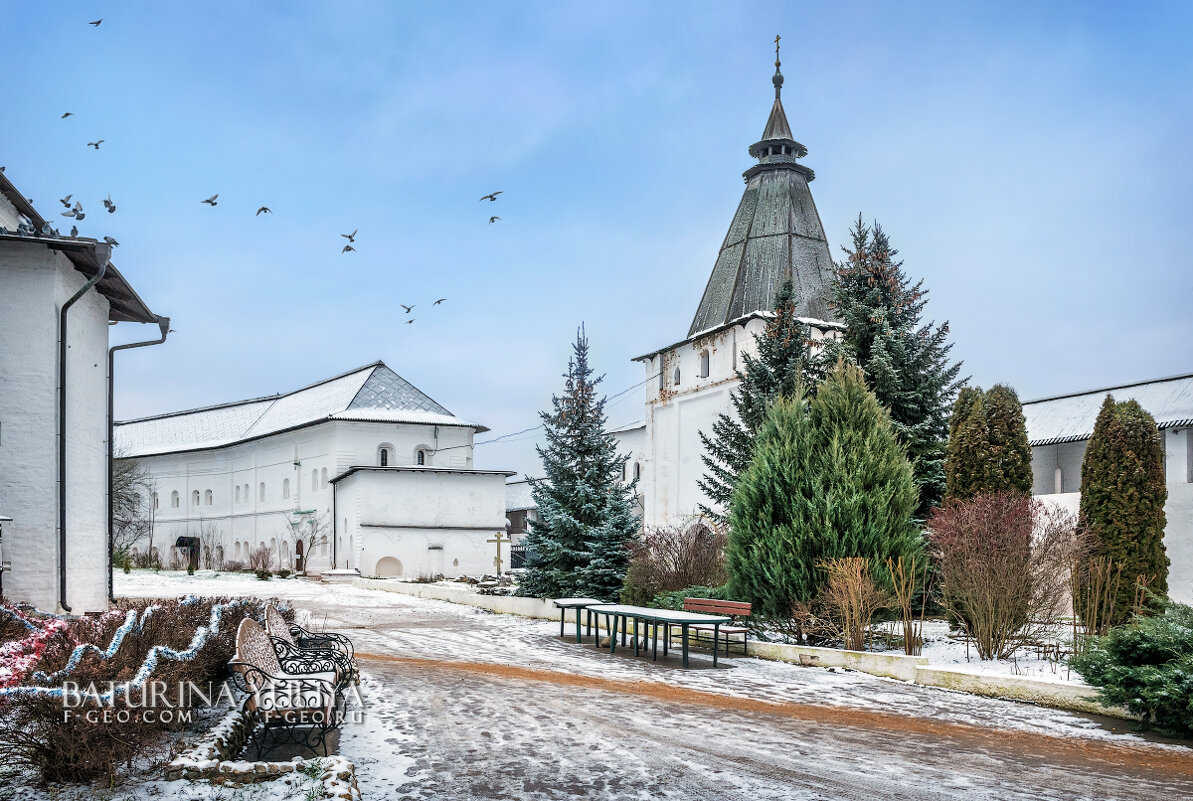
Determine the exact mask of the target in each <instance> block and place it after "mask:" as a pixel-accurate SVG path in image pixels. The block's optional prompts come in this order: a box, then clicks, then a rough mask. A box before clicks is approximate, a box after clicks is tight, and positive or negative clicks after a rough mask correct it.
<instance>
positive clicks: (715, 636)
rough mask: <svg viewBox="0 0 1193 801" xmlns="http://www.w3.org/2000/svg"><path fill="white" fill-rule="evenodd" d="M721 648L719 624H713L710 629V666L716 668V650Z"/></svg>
mask: <svg viewBox="0 0 1193 801" xmlns="http://www.w3.org/2000/svg"><path fill="white" fill-rule="evenodd" d="M720 647H721V624H720V623H714V624H713V627H712V666H713V667H716V666H717V649H718V648H720Z"/></svg>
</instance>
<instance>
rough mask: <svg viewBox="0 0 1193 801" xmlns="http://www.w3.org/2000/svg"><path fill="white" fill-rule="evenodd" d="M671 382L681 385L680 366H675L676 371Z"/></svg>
mask: <svg viewBox="0 0 1193 801" xmlns="http://www.w3.org/2000/svg"><path fill="white" fill-rule="evenodd" d="M671 383H672V384H674V385H675V386H677V387H678V386H679V368H678V367H676V368H675V373H673V374H672V378H671Z"/></svg>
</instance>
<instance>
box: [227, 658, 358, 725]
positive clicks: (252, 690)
mask: <svg viewBox="0 0 1193 801" xmlns="http://www.w3.org/2000/svg"><path fill="white" fill-rule="evenodd" d="M228 667H229V669H231V672H232V675H233V677H234V679H233V681H234V683H235V684H236V687H237V689H238V690H241V691H242V692H245V693H247V694H248V695H250V696H252V697H253V700H254V701H255V702H256V709H257V711H258V712H263V713H271V712H286V711H289V710H292V709H334V708H335V707H336V705H337V700H338V696H339V689H338V688H337V687H336V685H335V684H334V683H332V682H330V681H327V680H326V679H322V678H319V677H318V676H305V675H300V674H286V675H283V676H275V675H273V674H271V673H267V672H265V671H264V670H262V669H261V668H259V667H257V666H256V665H253V664H250V663H248V662H238V661H235V660H233V661H231V662H229V663H228Z"/></svg>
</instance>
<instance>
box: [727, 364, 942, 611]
mask: <svg viewBox="0 0 1193 801" xmlns="http://www.w3.org/2000/svg"><path fill="white" fill-rule="evenodd" d="M916 498H917V494H916V487H915V483H914V478H913V473H912V467H911V464H910V462H909V461H908V459H907V455H906V452H905V450H904V448H903V446H902V445H901V444H900V443H899V441H898V439H897V437H896V435H895V431H894V427H893V426H892V424H891V420H890V415H889V414H888V413H887V411H886V410H885V409H884V408H883V407H882V406H881V404H879V402H878V399H877V398H876V397H875V395H874V393H873V392H871V391H870V390H869V389H867V387H866V383H865V378H864V376H863V375H862V373H861V371H860V370H859V369H858V368H857V367H856V366H853V365H849V364H846V363H845V362H839V363H838V364H837V366H836V367H835V368H834V369H833V370H832V371H831V372H830V373H829V375H828V377H827V378H826V379H825V380H824V382H823V383H822V384H821V385H820V389H819V391H818V392H817V394H816V396H815V397H814V398H812V399H808V398H806V397H805V396H803V395H802V394H797V395H796V396H795V397H793V398H779V399H777V400H775V401H774V402H773V403H772V406H771V409H770V411H769V413H768V415H767V417H766V419H765V421H764V424H763V426H762V428H761V430H760V431H759V434H758V441H757V443H756V447H755V449H754V453H753V458H752V459H751V461H750V463H749V465H748V466H747V468H746V470H745V471H744V472H743V473H742V476H741V480H740V481H739V482H738V485H737V488H736V489H735V490H734V492H733V495H732V498H731V502H730V508H729V509H730V511H729V519H730V535H729V546H728V548H727V551H726V558H727V563H728V568H729V576H730V581H729V590H730V593H731V595H732V597H735V598H740V599H742V600H747V601H750V602H751V603H753V604H755V611H756V612H757V613H758V614H761V615H764V616H769V617H777V618H789V617H790V616H791V611H792V605H793V604H794V603H796V602H807V601H810V600H811V599H812V598H814V597H815V596H816V594H817V592H818V591H819V589H820V587H821V585H822V583H823V578H822V576H821V571H820V567H819V563H820V562H821V561H822V560H826V559H833V558H837V557H854V556H860V557H864V558H866V559H869V560H870V563H871V569H872V573H873V575H874V576H876V577H878V578H880V579H882V580H883V581H889V576H887V575H886V572H885V560H886V559H887V558H888V557H890V558H892V559H897V558H898V557H900V556H903V557H908V558H910V557H912V556H918V557H919V558H920V561H921V563H922V556H921V554H922V551H923V543H922V540H921V537H920V532H919V528H918V526H917V525H916V523H915V521H914V520H913V513H914V510H915V504H916Z"/></svg>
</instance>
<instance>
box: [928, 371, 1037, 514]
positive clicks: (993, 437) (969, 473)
mask: <svg viewBox="0 0 1193 801" xmlns="http://www.w3.org/2000/svg"><path fill="white" fill-rule="evenodd" d="M945 477H946V489H947V494H948V497H950V498H957V499H959V500H965V499H968V498H972V497H973V496H975V495H979V494H986V493H994V492H1015V493H1018V494H1020V495H1030V494H1031V488H1032V472H1031V445H1029V444H1028V441H1027V421H1026V420H1025V419H1024V417H1023V406H1022V405H1021V404H1020V403H1019V396H1018V395H1016V394H1015V390H1013V389H1011V388H1010V387H1008V386H1004V385H1002V384H999V385H996V386H994V387H992V388H991V389H990V391H989V392H983V391H982V389H981V387H963V388H962V389H961V391H960V392H959V393H958V394H957V401H956V403H954V404H953V414H952V416H951V417H950V418H949V441H948V447H947V458H946V460H945Z"/></svg>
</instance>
